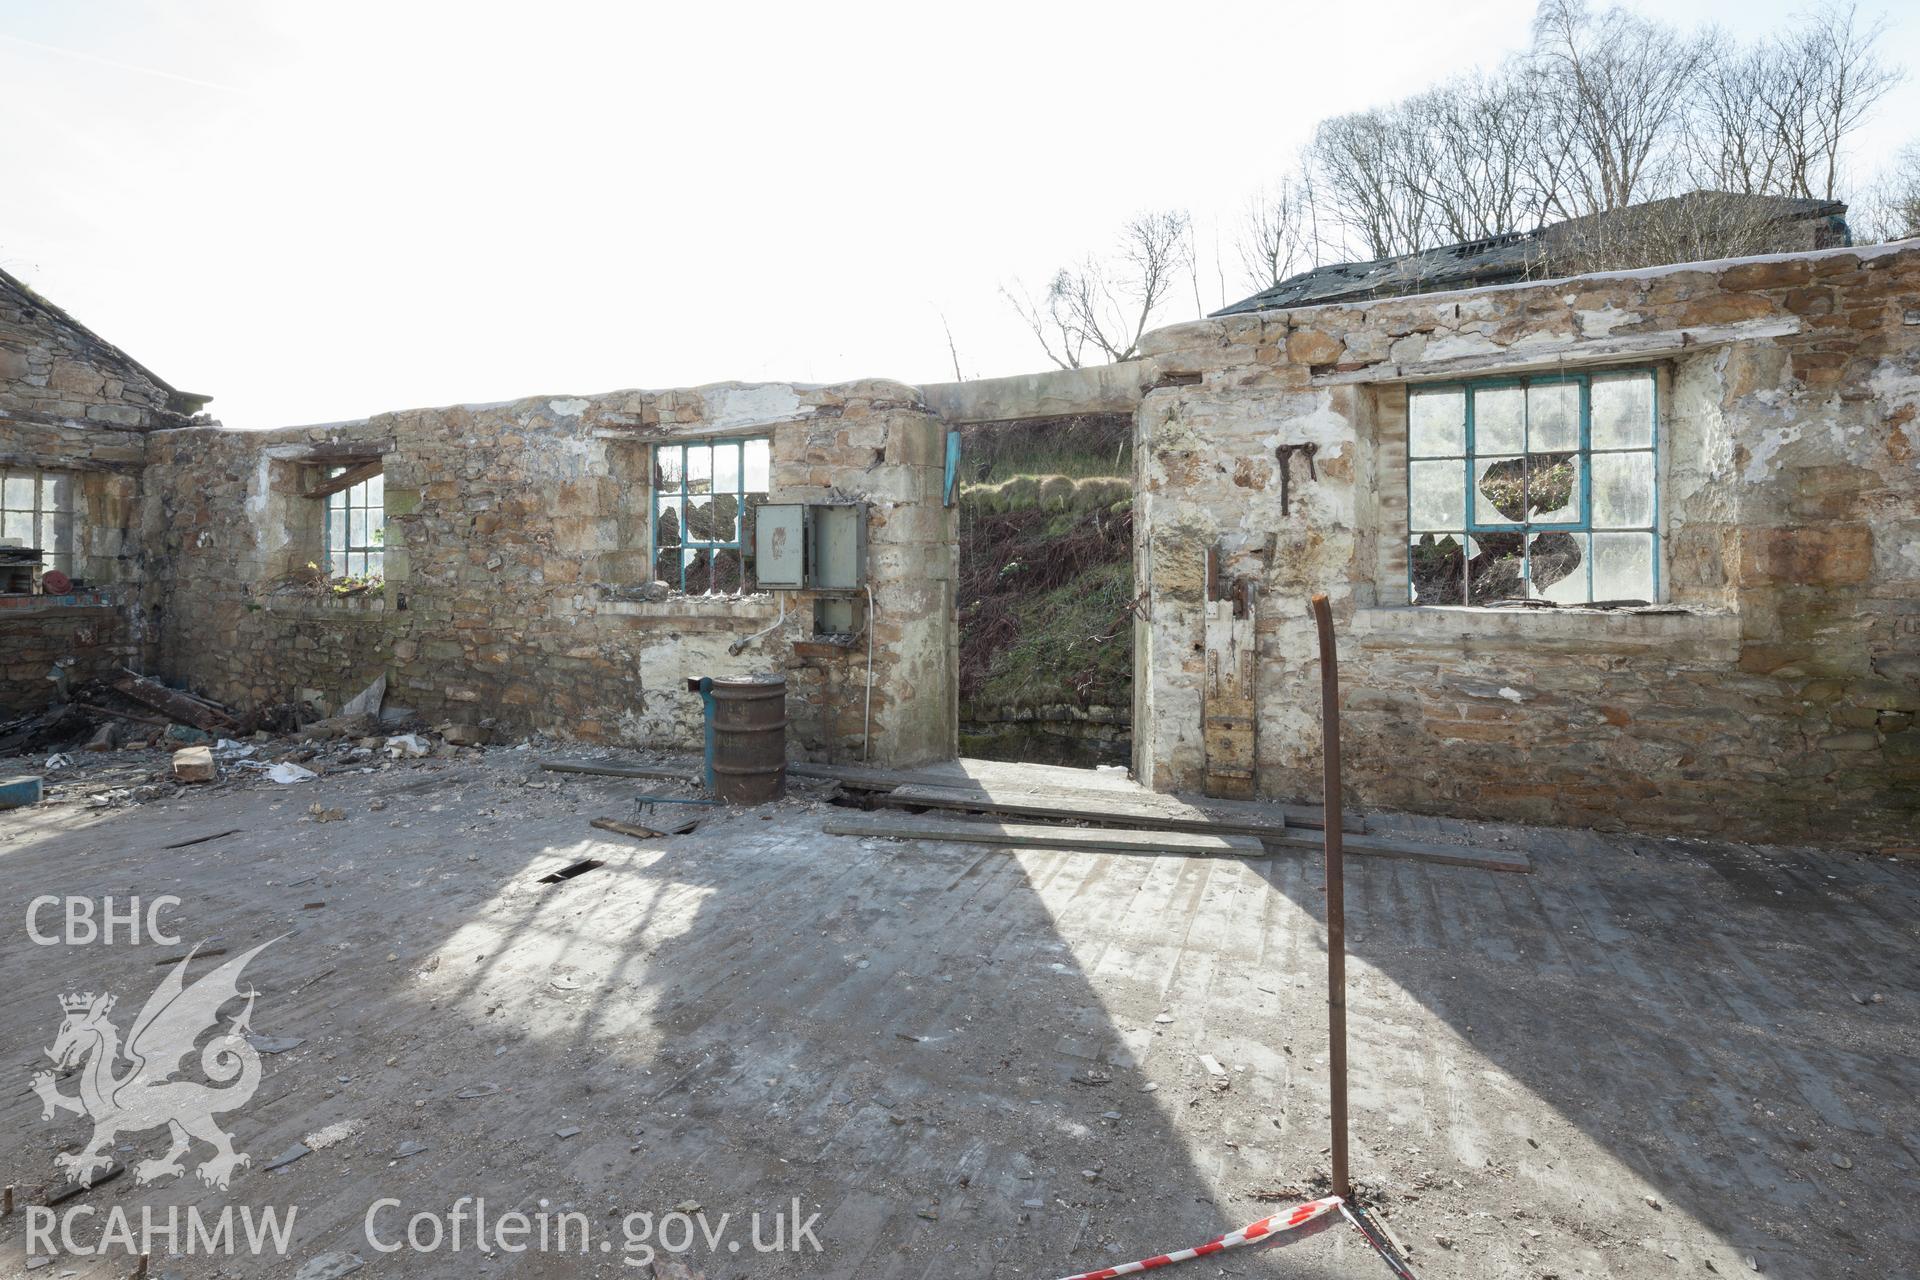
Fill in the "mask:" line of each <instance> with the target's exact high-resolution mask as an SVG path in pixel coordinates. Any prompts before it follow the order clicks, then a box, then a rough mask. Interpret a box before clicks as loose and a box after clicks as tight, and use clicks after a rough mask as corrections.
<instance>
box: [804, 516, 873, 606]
mask: <svg viewBox="0 0 1920 1280" xmlns="http://www.w3.org/2000/svg"><path fill="white" fill-rule="evenodd" d="M812 514H813V528H812V535H813V536H812V537H811V538H809V539H808V542H807V560H808V564H807V568H808V573H807V585H808V586H810V587H812V588H813V589H814V590H816V591H858V590H859V589H860V588H861V586H862V585H864V584H865V582H866V580H867V508H866V505H865V504H864V503H835V504H824V503H823V504H820V505H817V506H815V507H814V508H813V509H812Z"/></svg>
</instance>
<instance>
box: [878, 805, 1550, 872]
mask: <svg viewBox="0 0 1920 1280" xmlns="http://www.w3.org/2000/svg"><path fill="white" fill-rule="evenodd" d="M877 799H878V801H879V803H881V804H883V805H886V806H887V807H889V808H904V807H913V808H928V809H955V810H959V811H961V812H969V813H988V814H993V815H996V816H1004V817H1027V818H1051V819H1054V820H1056V821H1071V822H1093V823H1100V824H1105V825H1109V826H1119V827H1126V828H1132V829H1137V830H1147V831H1178V832H1190V833H1195V834H1213V835H1233V836H1255V837H1258V838H1259V839H1260V840H1262V841H1263V842H1265V843H1266V844H1267V845H1268V846H1270V847H1273V848H1292V849H1318V848H1320V847H1321V841H1322V839H1323V837H1322V836H1321V835H1320V834H1319V833H1318V832H1313V831H1300V830H1295V829H1292V828H1288V827H1285V826H1280V825H1276V824H1273V823H1259V822H1247V821H1236V820H1233V819H1218V818H1213V817H1210V816H1207V815H1208V813H1209V812H1211V811H1212V810H1213V809H1214V806H1212V805H1209V806H1207V808H1206V809H1205V810H1202V809H1200V808H1199V807H1198V806H1187V807H1188V808H1189V809H1191V810H1193V814H1192V815H1191V816H1183V815H1176V814H1174V813H1170V812H1168V811H1166V809H1165V808H1159V809H1157V810H1156V808H1154V807H1148V806H1141V805H1136V804H1134V803H1133V802H1131V801H1123V800H1121V799H1120V798H1119V797H1115V798H1114V799H1112V800H1111V801H1109V802H1108V803H1107V804H1105V805H1103V806H1101V807H1099V808H1092V807H1088V806H1085V805H1084V804H1082V803H1080V802H1077V801H1076V802H1073V803H1062V802H1061V801H1059V800H1057V799H1054V798H1051V797H1048V796H1045V795H1040V794H1036V793H1025V794H1022V793H1018V792H1011V793H991V794H990V793H987V792H981V791H968V790H965V789H961V788H954V787H896V788H895V789H894V790H892V791H889V792H887V793H886V794H885V795H882V796H879V797H877ZM1342 844H1343V845H1344V847H1345V848H1346V851H1347V852H1348V853H1351V854H1355V855H1359V856H1368V857H1375V858H1404V859H1407V860H1409V861H1414V862H1433V863H1440V864H1442V865H1447V866H1459V867H1480V868H1483V869H1485V870H1489V871H1519V872H1526V871H1531V870H1533V864H1532V863H1531V862H1529V861H1528V859H1527V856H1526V855H1525V854H1523V853H1516V852H1512V851H1509V850H1506V849H1487V848H1480V847H1476V846H1471V845H1450V844H1430V843H1428V842H1425V841H1419V840H1404V839H1400V838H1397V837H1392V836H1372V835H1365V834H1358V833H1349V834H1346V835H1345V836H1344V838H1343V840H1342Z"/></svg>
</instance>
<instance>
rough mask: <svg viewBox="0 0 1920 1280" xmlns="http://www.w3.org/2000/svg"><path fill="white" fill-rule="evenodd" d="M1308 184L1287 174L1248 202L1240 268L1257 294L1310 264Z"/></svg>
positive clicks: (1243, 229)
mask: <svg viewBox="0 0 1920 1280" xmlns="http://www.w3.org/2000/svg"><path fill="white" fill-rule="evenodd" d="M1314 248H1315V246H1314V244H1313V228H1312V224H1311V222H1310V220H1309V212H1308V208H1307V181H1306V179H1305V178H1304V177H1298V176H1295V175H1293V174H1288V175H1287V176H1286V177H1283V178H1281V179H1280V181H1279V182H1278V183H1277V184H1275V185H1274V186H1272V187H1269V188H1266V189H1264V190H1261V191H1257V192H1255V193H1254V194H1253V196H1252V197H1251V198H1250V199H1249V200H1248V201H1247V216H1246V222H1245V224H1244V225H1243V226H1242V227H1241V230H1240V241H1239V250H1240V265H1241V267H1242V268H1243V269H1244V270H1245V272H1246V278H1247V284H1248V286H1249V287H1250V288H1252V289H1253V290H1254V291H1255V292H1258V291H1259V290H1261V289H1270V288H1272V287H1273V286H1274V285H1276V284H1279V283H1280V282H1281V281H1282V280H1285V279H1286V278H1287V277H1288V276H1291V275H1293V274H1294V273H1295V272H1297V271H1299V270H1301V269H1302V268H1303V267H1305V266H1307V265H1308V264H1309V260H1310V259H1313V258H1314V257H1316V256H1317V255H1316V254H1315V253H1314Z"/></svg>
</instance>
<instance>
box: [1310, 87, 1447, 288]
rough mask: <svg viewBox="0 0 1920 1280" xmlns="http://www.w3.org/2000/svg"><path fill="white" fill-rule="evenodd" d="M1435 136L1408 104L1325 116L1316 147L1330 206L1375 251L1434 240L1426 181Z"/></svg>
mask: <svg viewBox="0 0 1920 1280" xmlns="http://www.w3.org/2000/svg"><path fill="white" fill-rule="evenodd" d="M1432 146H1433V140H1432V138H1431V137H1430V136H1429V135H1428V133H1427V131H1426V130H1425V129H1422V128H1420V127H1419V126H1418V124H1417V123H1416V122H1415V121H1414V120H1413V118H1412V116H1411V113H1410V112H1409V110H1408V108H1407V106H1406V104H1404V103H1400V104H1395V105H1394V106H1391V107H1386V108H1380V109H1376V110H1372V111H1356V112H1353V113H1352V114H1350V115H1344V116H1334V117H1333V118H1332V119H1330V120H1322V121H1321V122H1320V127H1319V128H1318V129H1316V130H1314V135H1313V145H1312V147H1311V149H1310V154H1311V156H1312V164H1313V168H1314V171H1315V173H1316V175H1317V177H1318V181H1319V183H1320V186H1321V189H1322V190H1323V192H1324V195H1325V199H1326V202H1327V206H1328V208H1329V210H1330V211H1331V213H1332V214H1333V217H1334V219H1335V221H1336V222H1337V223H1338V224H1339V226H1340V229H1341V230H1342V231H1343V232H1344V233H1345V236H1346V237H1347V238H1348V239H1349V240H1350V241H1351V243H1353V244H1354V245H1357V246H1358V247H1359V248H1360V249H1361V250H1363V251H1364V252H1365V253H1367V254H1369V255H1370V256H1372V257H1375V258H1391V257H1395V256H1397V255H1399V254H1403V253H1417V252H1418V251H1419V250H1421V249H1425V248H1427V247H1428V246H1429V245H1430V243H1431V229H1430V214H1431V206H1430V205H1429V203H1428V200H1427V196H1426V191H1425V187H1424V180H1425V176H1426V175H1427V174H1429V173H1431V172H1432V169H1433V163H1434V156H1433V154H1432Z"/></svg>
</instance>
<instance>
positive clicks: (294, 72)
mask: <svg viewBox="0 0 1920 1280" xmlns="http://www.w3.org/2000/svg"><path fill="white" fill-rule="evenodd" d="M1798 7H1800V6H1798V5H1796V4H1794V3H1791V2H1790V0H1738V3H1732V2H1721V3H1715V2H1710V0H1663V3H1661V4H1660V5H1659V6H1658V13H1659V16H1661V17H1663V18H1665V19H1667V20H1669V21H1674V22H1678V23H1682V24H1689V25H1690V24H1693V23H1700V22H1716V23H1719V24H1720V25H1723V26H1726V27H1729V28H1730V29H1732V30H1734V31H1735V32H1737V33H1739V34H1741V35H1743V36H1751V35H1753V34H1755V33H1758V32H1760V31H1763V30H1765V29H1767V28H1769V27H1770V26H1772V25H1773V24H1775V23H1778V22H1780V21H1782V20H1784V19H1785V18H1786V17H1787V16H1788V15H1789V14H1790V13H1792V12H1794V11H1795V10H1796V9H1797V8H1798ZM1914 7H1916V6H1912V5H1910V4H1909V3H1908V2H1907V0H1902V2H1901V3H1898V4H1893V5H1889V6H1888V15H1889V19H1890V21H1891V22H1892V24H1893V26H1892V27H1891V29H1890V31H1889V34H1888V38H1887V40H1886V42H1885V44H1884V47H1883V53H1884V55H1885V56H1886V57H1887V58H1888V60H1889V61H1890V62H1892V63H1894V64H1895V65H1897V66H1901V67H1904V68H1908V69H1912V68H1914V67H1915V66H1916V65H1920V15H1914V14H1912V11H1913V8H1914ZM1532 9H1533V6H1532V3H1531V2H1530V0H1453V2H1451V3H1447V4H1435V3H1432V2H1431V0H1413V2H1406V3H1400V2H1381V0H1373V2H1371V3H1366V4H1362V5H1357V6H1356V5H1326V4H1322V3H1296V2H1291V0H1290V2H1285V3H1276V2H1274V0H1265V2H1264V3H1244V4H1243V3H1216V4H1207V5H1175V4H1169V3H1161V4H1157V5H1147V4H1115V3H1103V4H1084V5H1057V6H1056V5H1047V4H1040V3H1027V4H1021V5H1004V6H1003V5H992V4H969V5H953V6H950V7H945V8H935V7H931V6H920V5H902V4H898V3H894V4H885V5H872V6H855V5H834V6H827V5H820V4H814V5H795V4H790V3H789V4H779V5H765V6H760V5H748V4H733V5H725V6H718V5H714V6H695V5H686V4H659V5H654V4H641V3H604V4H587V3H566V2H565V0H558V2H551V0H550V2H549V3H546V4H540V5H532V4H526V3H524V0H521V2H518V3H513V4H490V3H475V2H472V0H467V2H464V3H459V4H438V3H422V2H414V0H410V2H407V3H396V2H395V0H385V2H384V3H377V4H376V3H363V2H361V0H333V2H331V3H328V4H326V5H281V4H260V3H257V0H180V2H179V3H163V2H162V0H145V2H142V0H99V2H97V3H95V2H80V0H45V2H43V3H29V2H27V0H0V96H3V98H4V102H5V110H6V126H5V127H4V128H0V267H4V268H6V269H7V270H8V271H10V272H12V273H13V274H15V275H17V276H19V277H21V278H22V279H24V280H26V281H27V282H28V283H30V284H32V285H33V286H34V287H35V288H37V289H39V290H40V291H41V292H42V293H44V294H45V295H46V296H47V297H49V298H51V299H52V300H53V301H55V302H57V303H59V304H60V305H61V306H63V307H66V308H67V309H68V310H70V311H72V312H73V313H74V314H75V315H76V316H78V317H79V318H80V319H81V320H82V321H83V322H85V323H86V324H88V325H89V326H91V327H92V328H94V329H95V330H97V331H98V332H99V333H100V334H101V335H102V336H104V337H105V338H107V339H108V340H109V341H111V342H115V343H117V344H119V345H120V346H122V347H124V348H125V349H126V350H128V351H129V352H130V353H132V354H133V355H134V356H135V358H137V359H139V360H141V361H142V362H143V363H145V364H147V365H148V366H150V367H151V368H153V369H154V370H155V371H156V372H157V373H159V374H160V375H161V376H162V377H163V378H166V379H167V380H168V381H169V382H171V383H173V385H175V386H177V387H180V388H182V389H183V390H189V391H197V392H201V393H204V394H210V395H212V396H213V397H214V403H213V405H212V406H211V411H212V412H213V413H214V414H215V415H216V416H218V417H220V418H221V419H222V420H223V421H225V422H226V423H227V424H228V425H230V426H239V427H266V426H281V425H290V424H295V423H303V422H317V421H326V420H332V419H342V418H353V417H360V416H364V415H366V414H370V413H376V412H379V411H381V410H386V409H403V408H413V407H420V406H426V405H437V404H447V403H452V402H456V401H491V400H503V399H511V398H514V397H518V396H525V395H535V394H559V393H580V392H598V391H607V390H612V389H616V388H621V387H669V386H684V385H693V384H697V383H702V382H709V381H715V380H719V379H725V378H740V379H748V380H754V379H796V380H803V381H831V380H836V379H841V378H851V377H860V376H883V377H893V378H899V379H902V380H905V381H910V382H919V381H941V380H946V379H949V378H951V377H952V369H953V366H952V361H951V359H950V357H949V355H948V351H947V341H946V335H945V333H944V331H943V329H942V327H941V317H942V315H943V314H944V316H945V318H946V321H947V323H948V324H949V325H950V326H951V328H952V331H953V336H954V340H955V342H956V344H957V345H958V348H959V358H960V363H961V367H962V369H963V371H964V372H965V373H966V375H967V376H968V377H979V376H993V375H998V374H1005V373H1017V372H1021V371H1024V370H1030V369H1038V368H1042V367H1045V365H1046V360H1045V357H1044V356H1043V355H1042V354H1041V352H1040V351H1039V348H1038V347H1037V345H1036V344H1035V343H1034V341H1033V339H1032V337H1031V335H1029V334H1028V333H1027V332H1026V331H1025V330H1024V329H1023V328H1022V327H1021V325H1020V322H1019V320H1018V319H1017V318H1016V317H1015V316H1014V315H1013V313H1012V312H1011V310H1009V308H1008V307H1007V305H1006V303H1005V302H1004V301H1003V300H1002V299H1001V298H1000V296H999V287H1000V285H1001V284H1002V283H1004V282H1009V281H1012V280H1014V279H1015V278H1016V277H1019V278H1024V279H1026V280H1028V281H1030V282H1033V283H1034V284H1036V285H1037V284H1038V283H1039V282H1041V281H1043V280H1044V279H1045V278H1046V277H1047V276H1048V275H1050V274H1051V272H1052V271H1053V269H1054V268H1055V267H1057V266H1060V265H1062V264H1063V263H1066V262H1069V261H1072V260H1076V259H1078V258H1080V257H1082V256H1084V255H1085V254H1086V253H1087V252H1088V251H1089V250H1094V249H1101V248H1104V247H1106V246H1107V245H1108V244H1109V243H1110V241H1111V239H1112V237H1113V236H1114V234H1115V232H1116V231H1117V229H1118V227H1119V225H1120V224H1121V222H1122V221H1124V220H1125V219H1126V218H1127V217H1128V216H1129V215H1131V214H1133V213H1135V212H1138V211H1140V210H1143V209H1150V208H1167V207H1184V208H1188V209H1190V210H1192V211H1193V213H1194V216H1195V219H1196V223H1197V227H1198V240H1199V242H1200V248H1201V251H1202V255H1203V257H1210V256H1211V254H1212V251H1213V247H1214V244H1215V243H1216V242H1217V243H1218V244H1219V246H1220V249H1221V256H1222V257H1223V258H1224V259H1225V261H1224V263H1223V266H1224V270H1225V273H1226V279H1225V282H1224V290H1223V287H1222V283H1221V281H1220V279H1219V277H1218V275H1217V274H1216V273H1215V272H1214V270H1213V268H1212V264H1211V263H1210V262H1209V263H1208V264H1206V266H1205V267H1204V268H1203V272H1202V279H1201V289H1202V296H1201V299H1200V301H1201V304H1202V305H1203V306H1205V307H1206V308H1208V309H1211V308H1214V307H1218V306H1220V305H1221V303H1222V301H1223V300H1224V301H1233V300H1235V299H1237V298H1239V297H1241V296H1243V295H1244V294H1245V293H1247V292H1248V290H1247V289H1246V288H1244V287H1243V286H1244V284H1245V282H1244V280H1242V279H1241V278H1240V272H1239V270H1238V264H1237V260H1236V259H1235V257H1234V254H1233V249H1232V241H1233V237H1234V234H1235V231H1236V229H1237V224H1238V222H1239V220H1240V217H1241V212H1242V209H1243V208H1244V204H1245V201H1246V198H1247V196H1248V194H1249V193H1250V192H1251V191H1253V190H1254V189H1255V188H1257V187H1259V186H1261V185H1262V184H1263V183H1266V182H1269V181H1271V180H1272V179H1273V178H1275V177H1276V176H1278V175H1279V174H1280V173H1281V172H1282V171H1283V170H1284V169H1285V168H1286V167H1287V165H1288V162H1289V160H1290V159H1291V158H1292V157H1293V155H1294V154H1295V153H1296V152H1297V150H1298V148H1299V147H1300V145H1301V144H1302V143H1304V142H1305V141H1306V139H1307V137H1308V135H1309V134H1310V133H1311V131H1312V128H1313V126H1314V124H1315V123H1316V122H1317V121H1318V120H1319V119H1320V118H1322V117H1323V116H1327V115H1333V114H1338V113H1339V112H1342V111H1349V110H1354V109H1357V108H1360V107H1364V106H1367V105H1371V104H1375V103H1382V102H1386V101H1389V100H1391V99H1393V98H1396V97H1399V96H1401V95H1403V94H1406V93H1408V92H1412V91H1413V90H1416V89H1418V88H1421V87H1423V86H1425V85H1427V84H1428V83H1431V82H1432V81H1434V80H1437V79H1440V78H1442V77H1444V76H1445V75H1447V74H1450V73H1451V72H1454V71H1457V70H1464V69H1466V68H1468V67H1470V66H1473V65H1476V64H1479V65H1491V64H1492V63H1494V62H1497V61H1498V60H1499V59H1500V58H1501V57H1502V56H1504V55H1505V54H1506V53H1508V52H1510V51H1513V50H1516V49H1518V48H1520V47H1521V46H1522V45H1523V44H1524V43H1525V40H1526V37H1527V30H1528V23H1529V20H1530V18H1531V16H1532ZM1862 9H1863V12H1866V13H1871V12H1873V11H1874V6H1873V5H1872V4H1865V5H1863V6H1862ZM1909 15H1912V16H1909ZM1916 122H1920V85H1916V84H1915V83H1914V82H1913V81H1912V80H1909V82H1908V83H1906V84H1905V85H1903V86H1902V87H1901V88H1900V89H1899V90H1897V91H1896V93H1895V94H1894V95H1893V96H1892V97H1890V98H1889V99H1888V100H1887V101H1886V102H1884V103H1883V104H1882V105H1881V107H1880V109H1879V110H1878V112H1877V113H1876V115H1875V118H1874V120H1873V122H1872V123H1871V125H1870V127H1869V128H1868V129H1867V130H1866V131H1864V133H1863V135H1862V138H1861V140H1860V141H1861V145H1860V147H1859V154H1858V155H1857V156H1856V160H1857V161H1858V162H1859V163H1860V164H1861V165H1862V166H1863V167H1865V168H1871V167H1872V166H1873V165H1874V163H1875V161H1876V158H1877V156H1878V155H1880V154H1883V153H1885V152H1886V151H1890V150H1891V149H1892V148H1894V147H1897V146H1898V145H1899V144H1900V143H1902V142H1904V141H1906V140H1907V137H1908V136H1910V135H1911V134H1920V123H1916ZM1223 293H1224V298H1223V296H1222V295H1223ZM1194 312H1195V306H1194V303H1193V300H1192V299H1191V297H1188V298H1185V299H1183V300H1182V301H1181V302H1180V303H1179V304H1178V305H1176V307H1175V308H1173V309H1170V310H1169V311H1168V312H1167V313H1165V319H1166V320H1167V321H1169V322H1171V321H1175V320H1181V319H1187V318H1191V316H1192V315H1193V314H1194Z"/></svg>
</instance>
